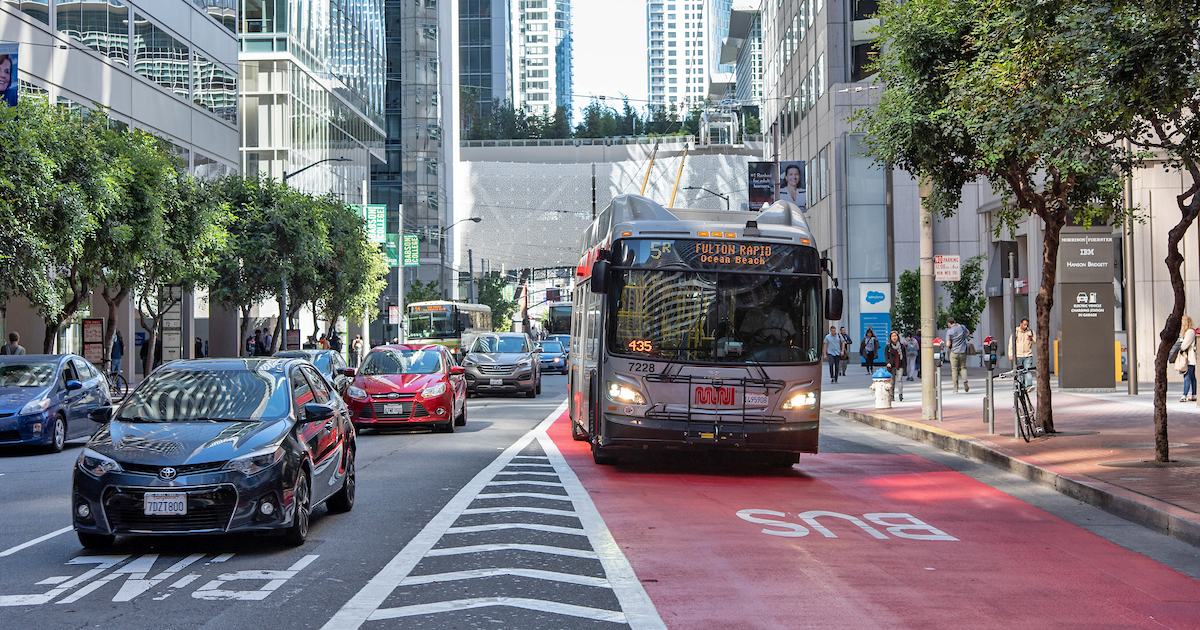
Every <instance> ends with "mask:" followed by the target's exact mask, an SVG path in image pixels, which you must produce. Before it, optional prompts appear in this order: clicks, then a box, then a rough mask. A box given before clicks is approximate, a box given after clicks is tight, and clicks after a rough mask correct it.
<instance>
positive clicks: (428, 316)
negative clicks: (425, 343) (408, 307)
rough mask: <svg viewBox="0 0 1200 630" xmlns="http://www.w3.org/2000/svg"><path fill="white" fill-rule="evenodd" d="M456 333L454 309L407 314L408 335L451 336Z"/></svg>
mask: <svg viewBox="0 0 1200 630" xmlns="http://www.w3.org/2000/svg"><path fill="white" fill-rule="evenodd" d="M457 334H458V330H457V327H456V326H455V321H454V311H451V310H441V311H428V312H423V313H409V314H408V336H410V337H417V338H422V337H425V338H428V337H453V336H455V335H457Z"/></svg>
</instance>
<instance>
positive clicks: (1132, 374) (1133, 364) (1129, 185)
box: [1121, 138, 1138, 396]
mask: <svg viewBox="0 0 1200 630" xmlns="http://www.w3.org/2000/svg"><path fill="white" fill-rule="evenodd" d="M1125 150H1126V151H1129V150H1130V147H1129V139H1128V138H1126V139H1125ZM1125 207H1126V208H1132V207H1133V177H1132V176H1130V177H1126V178H1125ZM1133 225H1134V224H1133V217H1130V218H1129V220H1127V221H1126V222H1125V226H1126V227H1125V235H1124V236H1125V237H1124V238H1122V239H1121V244H1122V245H1123V247H1122V250H1124V251H1123V252H1122V256H1121V257H1122V258H1124V259H1125V357H1126V363H1125V370H1126V371H1127V372H1128V373H1129V395H1130V396H1137V394H1138V377H1137V374H1138V360H1137V356H1138V354H1137V312H1136V311H1135V310H1134V299H1133V278H1134V275H1133Z"/></svg>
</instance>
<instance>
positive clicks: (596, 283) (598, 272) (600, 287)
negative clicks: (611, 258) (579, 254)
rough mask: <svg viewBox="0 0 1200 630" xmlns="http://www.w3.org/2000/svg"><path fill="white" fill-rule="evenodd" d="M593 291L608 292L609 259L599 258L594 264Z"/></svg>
mask: <svg viewBox="0 0 1200 630" xmlns="http://www.w3.org/2000/svg"><path fill="white" fill-rule="evenodd" d="M591 285H592V293H608V261H607V260H597V261H596V262H595V263H593V264H592V282H591Z"/></svg>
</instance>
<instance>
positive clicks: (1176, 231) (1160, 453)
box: [1131, 196, 1200, 462]
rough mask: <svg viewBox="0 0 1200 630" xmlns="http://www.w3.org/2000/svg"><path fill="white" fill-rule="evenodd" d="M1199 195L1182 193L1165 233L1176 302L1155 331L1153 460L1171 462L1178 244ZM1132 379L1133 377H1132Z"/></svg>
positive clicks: (1180, 308) (1182, 299) (1180, 306)
mask: <svg viewBox="0 0 1200 630" xmlns="http://www.w3.org/2000/svg"><path fill="white" fill-rule="evenodd" d="M1198 204H1200V196H1193V199H1192V203H1190V204H1184V202H1183V196H1180V198H1179V210H1180V213H1181V214H1182V215H1183V216H1181V217H1180V219H1179V223H1176V224H1175V227H1173V228H1171V231H1169V232H1167V258H1166V260H1165V262H1166V263H1167V273H1168V274H1169V275H1170V277H1171V290H1172V291H1173V292H1174V294H1175V303H1174V304H1173V305H1172V307H1171V314H1170V315H1168V316H1167V321H1166V323H1164V324H1163V328H1162V330H1161V331H1160V332H1159V333H1158V352H1156V353H1155V354H1154V461H1156V462H1169V461H1171V449H1170V445H1169V444H1168V442H1167V364H1168V363H1169V361H1167V356H1168V355H1170V354H1171V347H1172V346H1174V345H1175V341H1176V340H1177V339H1179V333H1180V320H1181V319H1182V318H1183V312H1184V309H1185V308H1186V306H1187V294H1186V293H1185V291H1184V284H1183V272H1182V267H1183V254H1182V253H1180V251H1179V243H1180V242H1182V241H1183V237H1184V236H1185V235H1186V234H1187V231H1188V229H1189V228H1191V227H1192V223H1193V222H1195V220H1196V214H1197V211H1200V205H1198ZM1131 378H1133V377H1132V376H1131Z"/></svg>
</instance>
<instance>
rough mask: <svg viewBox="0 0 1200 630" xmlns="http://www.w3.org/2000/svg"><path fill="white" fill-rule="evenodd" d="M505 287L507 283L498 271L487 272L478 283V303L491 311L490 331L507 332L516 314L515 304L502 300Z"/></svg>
mask: <svg viewBox="0 0 1200 630" xmlns="http://www.w3.org/2000/svg"><path fill="white" fill-rule="evenodd" d="M506 286H508V281H506V280H505V279H504V277H503V276H501V275H500V272H498V271H492V272H489V273H488V274H486V275H485V276H484V277H483V278H482V279H481V280H480V282H479V303H480V304H486V305H487V306H488V308H491V309H492V330H495V331H497V332H506V331H508V330H509V328H511V327H512V316H513V313H516V312H517V302H516V301H515V300H506V299H504V287H506Z"/></svg>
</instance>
